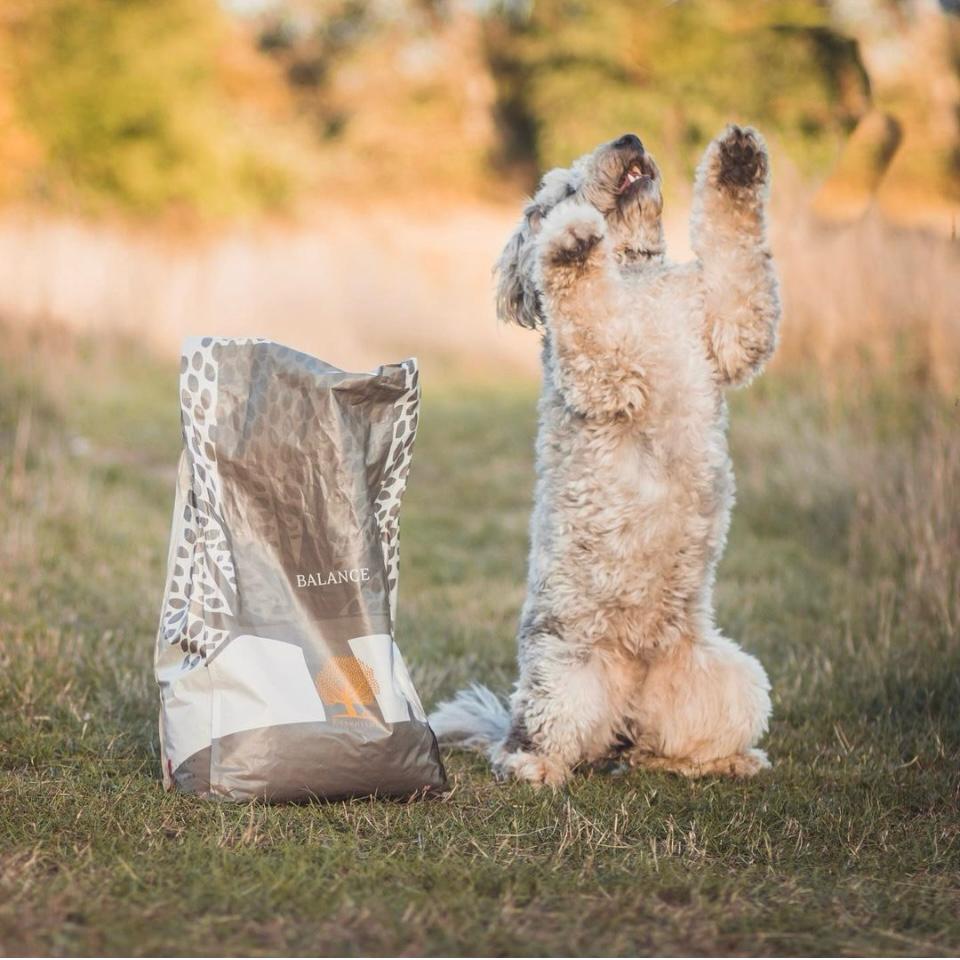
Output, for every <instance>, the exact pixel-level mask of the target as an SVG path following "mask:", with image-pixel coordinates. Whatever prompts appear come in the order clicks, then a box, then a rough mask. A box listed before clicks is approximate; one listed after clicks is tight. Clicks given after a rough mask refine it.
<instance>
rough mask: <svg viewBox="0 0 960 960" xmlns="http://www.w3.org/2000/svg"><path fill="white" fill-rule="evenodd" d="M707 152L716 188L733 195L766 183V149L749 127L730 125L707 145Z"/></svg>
mask: <svg viewBox="0 0 960 960" xmlns="http://www.w3.org/2000/svg"><path fill="white" fill-rule="evenodd" d="M711 152H712V156H711V158H710V168H711V171H710V172H711V174H712V177H711V179H712V180H713V181H714V183H715V184H716V185H717V186H718V187H720V188H722V189H727V190H730V191H734V192H737V191H741V190H749V189H751V188H753V187H758V186H762V185H764V184H765V183H766V181H767V176H768V174H769V172H770V160H769V157H768V155H767V146H766V144H765V143H764V142H763V137H761V136H760V134H759V133H758V132H757V131H756V130H754V129H753V127H738V126H737V125H736V124H731V125H730V126H729V127H727V129H726V130H724V131H723V133H722V134H721V135H720V136H719V137H717V139H716V140H714V142H713V143H712V144H711Z"/></svg>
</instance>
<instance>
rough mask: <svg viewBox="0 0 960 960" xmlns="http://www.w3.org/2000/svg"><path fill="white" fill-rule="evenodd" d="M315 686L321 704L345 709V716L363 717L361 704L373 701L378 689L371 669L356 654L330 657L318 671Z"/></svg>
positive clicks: (364, 712) (362, 705)
mask: <svg viewBox="0 0 960 960" xmlns="http://www.w3.org/2000/svg"><path fill="white" fill-rule="evenodd" d="M316 687H317V693H318V694H320V699H321V700H322V701H323V702H324V703H327V704H339V705H340V706H342V707H343V708H344V711H345V712H344V713H342V714H341V716H344V717H363V716H365V715H366V710H364V704H368V703H373V702H374V701H375V700H376V698H377V694H378V693H379V692H380V687H379V686H378V685H377V680H376V677H374V675H373V670H372V669H371V668H370V667H369V666H367V664H365V663H364V662H363V661H362V660H358V659H357V658H356V657H331V658H330V659H329V660H328V661H327V662H326V663H325V664H324V665H323V669H322V670H321V671H320V672H319V673H318V674H317V678H316ZM357 707H359V708H360V709H359V710H357V709H356V708H357Z"/></svg>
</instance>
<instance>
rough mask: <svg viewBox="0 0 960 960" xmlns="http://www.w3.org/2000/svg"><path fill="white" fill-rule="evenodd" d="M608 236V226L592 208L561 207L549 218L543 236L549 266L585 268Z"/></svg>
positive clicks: (544, 254) (542, 246) (542, 240)
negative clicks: (578, 266)
mask: <svg viewBox="0 0 960 960" xmlns="http://www.w3.org/2000/svg"><path fill="white" fill-rule="evenodd" d="M605 235H606V223H605V222H604V219H603V217H602V215H601V214H600V213H599V212H598V211H597V210H596V209H594V208H593V207H587V206H579V205H573V204H571V205H569V206H566V207H558V208H557V209H556V210H554V211H553V213H551V214H550V216H549V217H547V219H546V221H545V222H544V225H543V232H542V233H541V235H540V244H541V250H542V251H543V259H544V261H545V262H546V263H548V264H550V265H554V266H576V265H581V264H585V263H586V262H587V261H588V260H589V259H590V255H591V253H593V251H594V250H596V248H597V247H598V246H599V244H600V242H601V241H602V240H603V238H604V236H605Z"/></svg>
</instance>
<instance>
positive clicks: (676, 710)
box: [628, 633, 770, 777]
mask: <svg viewBox="0 0 960 960" xmlns="http://www.w3.org/2000/svg"><path fill="white" fill-rule="evenodd" d="M769 689H770V684H769V682H768V680H767V676H766V673H765V672H764V670H763V667H762V666H760V663H759V661H757V660H756V658H755V657H752V656H750V654H748V653H745V652H744V651H743V650H741V649H740V648H739V647H738V646H737V645H736V644H735V643H733V641H731V640H728V639H727V638H726V637H722V636H720V635H719V634H716V633H713V634H711V635H709V636H707V637H705V638H703V639H700V638H697V639H696V640H690V639H687V640H684V641H682V642H681V643H680V644H679V645H678V646H677V647H675V648H674V649H672V650H670V651H669V652H668V653H665V654H664V655H663V656H662V657H660V658H657V659H655V660H653V661H652V662H651V664H650V667H649V670H648V672H647V676H646V679H645V680H644V683H643V685H642V687H641V688H640V692H639V695H638V699H637V702H636V704H635V706H634V709H633V710H632V711H631V732H634V730H635V731H636V734H635V741H636V746H635V747H634V748H633V749H632V750H631V751H630V754H629V755H628V760H629V762H630V763H632V764H633V765H635V766H644V767H652V768H655V769H659V770H671V771H673V772H675V773H681V774H683V775H685V776H688V777H697V776H706V775H711V774H717V775H728V776H752V775H753V774H755V773H757V772H758V771H759V770H761V769H763V768H764V767H767V766H769V763H768V761H767V757H766V754H765V753H764V752H763V751H762V750H759V749H757V747H756V744H757V742H758V741H759V739H760V737H761V736H762V735H763V733H764V732H765V731H766V729H767V721H768V719H769V717H770V695H769ZM634 725H635V726H634Z"/></svg>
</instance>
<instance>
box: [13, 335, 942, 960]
mask: <svg viewBox="0 0 960 960" xmlns="http://www.w3.org/2000/svg"><path fill="white" fill-rule="evenodd" d="M3 343H4V346H3V347H2V348H0V504H2V506H0V510H2V513H0V953H2V954H4V955H14V954H23V953H35V954H90V953H100V954H237V953H245V954H263V955H272V954H364V953H366V954H377V953H379V954H417V953H430V954H435V955H443V954H479V955H483V954H534V955H540V954H578V953H584V954H637V953H667V954H673V953H679V954H708V953H709V954H713V953H720V954H743V953H760V954H784V953H786V954H793V955H796V954H824V953H829V954H850V955H852V954H874V953H879V954H904V955H909V954H951V953H955V952H956V951H957V950H958V949H960V841H958V834H960V814H958V805H960V774H958V767H960V680H958V676H960V671H958V667H960V645H958V642H957V641H958V624H960V441H958V428H960V411H958V410H956V409H954V408H953V407H952V406H951V402H952V400H948V402H947V403H940V402H937V401H935V400H930V399H928V398H924V397H920V396H917V395H914V394H910V393H905V392H903V391H902V390H900V392H897V391H898V389H899V388H897V387H895V386H894V387H890V388H883V389H881V388H880V387H875V388H873V389H870V390H867V389H865V388H864V389H860V390H857V391H849V392H848V393H846V394H844V396H843V397H839V398H838V397H837V396H836V395H833V396H831V398H830V399H829V400H827V399H824V398H823V397H822V396H821V392H820V391H819V390H818V389H816V387H815V386H813V385H811V384H809V383H804V382H802V381H797V380H796V379H794V378H792V377H791V376H790V375H789V373H788V372H786V371H780V372H777V373H774V374H770V375H768V377H766V378H765V379H764V380H762V381H760V382H758V383H757V384H756V385H754V387H752V388H751V390H750V391H748V392H745V393H742V394H737V395H736V396H735V398H734V403H733V410H732V428H731V441H732V446H733V451H734V457H735V461H736V466H737V473H738V482H739V488H740V493H739V503H738V507H737V509H736V513H735V519H734V523H733V528H732V532H731V539H730V545H729V548H728V551H727V555H726V558H725V559H724V561H723V565H722V567H721V570H720V578H719V584H718V591H717V595H718V605H719V618H720V621H721V623H722V624H723V626H724V627H725V629H727V630H728V632H730V633H731V635H733V636H735V637H738V638H739V639H740V640H741V641H742V642H743V643H744V644H745V646H747V647H748V648H749V649H750V650H752V651H754V652H756V653H757V654H758V655H759V656H760V657H761V658H762V660H763V661H764V663H765V664H766V666H767V668H768V670H769V672H770V674H771V677H772V680H773V685H774V693H775V719H774V722H773V726H772V729H771V732H770V735H769V737H768V739H767V742H766V746H767V748H768V749H769V751H770V754H771V756H772V758H773V760H774V768H773V770H772V771H770V772H769V773H768V774H766V775H764V776H762V777H760V778H758V779H756V780H754V781H751V782H747V783H737V782H729V781H721V780H705V781H701V782H687V781H684V780H680V779H676V778H673V777H670V776H666V775H654V774H651V773H647V772H639V771H638V772H630V773H626V774H622V775H616V776H614V775H611V774H599V773H591V774H585V775H582V776H579V777H577V778H576V779H575V781H574V782H573V783H572V784H571V785H570V787H569V788H568V789H566V790H564V791H562V792H557V793H551V792H549V791H545V792H534V791H533V790H531V789H530V788H529V787H526V786H520V785H513V784H506V785H505V784H498V783H495V782H494V781H493V780H492V779H491V777H490V776H489V774H488V772H487V770H486V769H485V767H484V765H483V764H482V763H481V762H479V761H478V760H476V759H474V758H471V757H468V756H456V755H450V756H448V757H447V760H448V765H449V773H450V776H451V780H452V783H453V791H452V793H451V794H450V796H449V797H448V798H446V799H445V800H442V801H433V802H423V803H414V804H401V803H395V802H383V801H370V800H362V801H355V802H351V803H334V804H314V805H305V806H285V807H280V806H278V807H267V806H263V805H244V806H233V805H225V804H217V803H212V802H207V801H203V800H198V799H195V798H191V797H185V796H176V795H169V794H164V792H163V791H162V789H161V786H160V783H159V779H158V759H157V734H156V711H157V696H156V691H155V687H154V683H153V678H152V674H151V669H152V667H151V657H152V645H153V635H154V631H155V627H156V619H157V614H158V608H159V602H160V593H161V589H162V578H163V563H164V558H165V551H166V545H167V536H168V525H169V511H170V507H171V502H172V484H173V466H172V465H173V463H174V461H175V458H176V454H177V451H178V446H179V436H178V424H177V420H176V417H177V407H176V391H175V385H174V378H175V371H176V365H175V363H173V362H161V361H155V360H152V359H150V358H149V357H146V356H144V355H142V354H140V353H138V352H137V351H136V350H135V349H134V348H132V347H130V346H128V345H124V344H122V343H101V344H97V343H95V342H92V341H90V342H83V341H76V340H71V339H67V338H65V337H63V336H62V335H59V334H57V333H56V332H50V333H47V334H38V335H36V336H33V337H25V336H22V335H16V334H14V333H12V332H11V331H6V332H5V333H4V340H3ZM427 374H428V376H427V380H426V382H427V387H426V394H425V399H424V411H423V421H422V428H421V435H420V438H419V440H418V447H417V452H416V456H415V461H414V473H413V476H412V481H411V486H410V489H409V494H408V499H407V501H406V504H405V510H404V517H403V576H402V584H401V622H400V625H399V639H400V643H401V645H402V647H403V648H404V650H405V653H406V655H407V658H408V660H409V661H411V663H412V666H413V670H414V675H415V679H416V681H417V684H418V686H419V688H420V692H421V695H422V697H423V699H424V701H425V702H427V703H432V702H434V701H435V700H436V699H437V698H438V697H439V696H441V695H445V694H448V693H450V692H452V691H453V690H454V689H455V688H456V687H457V686H458V685H459V684H461V683H463V682H464V681H466V680H468V679H481V680H484V681H486V682H488V683H491V684H492V685H494V686H495V687H496V688H498V689H506V687H507V686H508V684H509V682H510V679H511V677H512V674H513V629H514V621H515V617H516V614H517V611H518V607H519V604H520V601H521V598H522V592H523V575H524V564H525V556H524V554H525V549H526V522H527V514H528V511H529V507H530V495H531V479H532V474H531V470H532V463H531V439H532V434H533V430H534V416H535V414H534V400H535V386H534V385H532V384H527V383H519V382H518V383H515V384H502V383H501V384H498V385H496V386H492V385H489V384H488V385H483V384H479V383H478V384H475V385H473V386H467V387H456V388H455V387H453V386H452V385H449V384H443V383H442V382H440V378H439V377H431V376H430V370H429V366H428V369H427ZM881 401H882V402H881Z"/></svg>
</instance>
